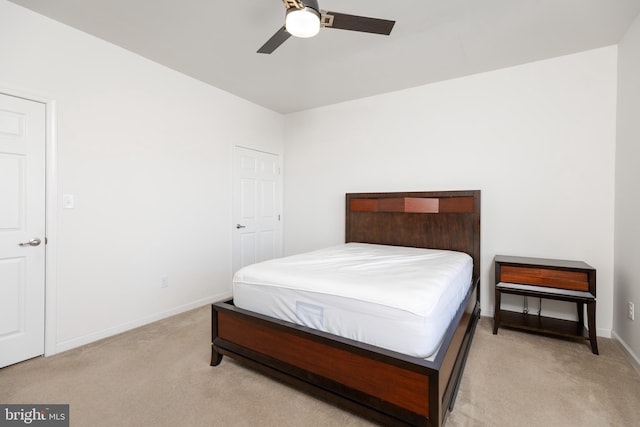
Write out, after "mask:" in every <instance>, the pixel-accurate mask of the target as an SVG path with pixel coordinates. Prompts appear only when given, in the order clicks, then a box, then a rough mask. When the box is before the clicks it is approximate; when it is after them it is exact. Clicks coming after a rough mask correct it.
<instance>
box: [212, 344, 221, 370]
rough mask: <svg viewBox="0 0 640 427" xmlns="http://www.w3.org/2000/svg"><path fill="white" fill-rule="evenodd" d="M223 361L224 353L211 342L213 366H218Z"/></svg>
mask: <svg viewBox="0 0 640 427" xmlns="http://www.w3.org/2000/svg"><path fill="white" fill-rule="evenodd" d="M220 362H222V354H220V353H218V350H216V348H215V347H214V346H213V344H211V366H218V365H219V364H220Z"/></svg>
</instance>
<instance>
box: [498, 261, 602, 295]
mask: <svg viewBox="0 0 640 427" xmlns="http://www.w3.org/2000/svg"><path fill="white" fill-rule="evenodd" d="M499 281H500V282H506V283H520V284H523V285H537V286H545V287H551V288H559V289H571V290H576V291H588V290H589V275H588V274H587V272H584V271H567V270H557V269H550V268H541V267H523V266H515V265H503V266H502V267H501V268H500V277H499Z"/></svg>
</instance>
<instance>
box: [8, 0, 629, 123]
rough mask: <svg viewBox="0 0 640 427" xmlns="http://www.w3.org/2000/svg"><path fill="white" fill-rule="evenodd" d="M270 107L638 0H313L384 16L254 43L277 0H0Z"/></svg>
mask: <svg viewBox="0 0 640 427" xmlns="http://www.w3.org/2000/svg"><path fill="white" fill-rule="evenodd" d="M11 1H12V2H13V3H16V4H18V5H22V6H24V7H27V8H29V9H32V10H34V11H36V12H38V13H41V14H43V15H46V16H49V17H51V18H53V19H55V20H57V21H60V22H63V23H65V24H68V25H70V26H72V27H75V28H78V29H80V30H82V31H85V32H87V33H90V34H93V35H95V36H97V37H99V38H101V39H104V40H107V41H109V42H111V43H114V44H116V45H119V46H121V47H123V48H125V49H128V50H130V51H133V52H136V53H138V54H140V55H142V56H144V57H147V58H149V59H151V60H153V61H156V62H158V63H161V64H164V65H166V66H168V67H170V68H172V69H174V70H177V71H180V72H182V73H184V74H187V75H190V76H192V77H194V78H196V79H199V80H201V81H203V82H206V83H209V84H211V85H213V86H216V87H218V88H220V89H223V90H225V91H228V92H230V93H233V94H236V95H238V96H240V97H242V98H245V99H247V100H249V101H252V102H254V103H256V104H259V105H262V106H264V107H267V108H269V109H272V110H274V111H277V112H280V113H290V112H295V111H301V110H305V109H309V108H313V107H318V106H323V105H329V104H334V103H337V102H342V101H346V100H351V99H357V98H362V97H366V96H371V95H377V94H381V93H385V92H390V91H395V90H399V89H404V88H408V87H414V86H419V85H423V84H427V83H431V82H435V81H440V80H445V79H451V78H455V77H460V76H465V75H469V74H474V73H478V72H483V71H489V70H494V69H498V68H503V67H508V66H512V65H517V64H522V63H526V62H531V61H536V60H540V59H544V58H550V57H555V56H560V55H565V54H570V53H574V52H579V51H584V50H589V49H594V48H598V47H602V46H608V45H612V44H616V43H617V42H618V41H619V40H620V38H621V37H622V35H623V34H624V32H625V30H626V29H627V28H628V27H629V25H630V24H631V22H632V21H633V19H634V18H635V17H636V16H637V15H638V13H640V0H404V1H397V0H319V3H320V7H321V8H322V9H325V10H331V11H335V12H342V13H347V14H353V15H362V16H369V17H374V18H383V19H390V20H395V21H396V25H395V27H394V29H393V31H392V32H391V35H390V36H381V35H375V34H365V33H357V32H353V31H344V30H336V29H329V28H325V29H322V30H321V32H320V34H319V35H318V36H316V37H315V38H312V39H296V38H294V37H291V38H290V39H289V40H287V41H286V42H285V43H284V44H283V45H282V46H280V47H279V48H278V49H277V50H276V51H275V52H274V53H273V54H271V55H264V54H258V53H256V51H257V50H258V48H260V46H262V44H263V43H264V42H266V41H267V40H268V39H269V38H270V37H271V36H272V35H273V34H274V33H275V32H276V30H277V29H279V28H280V27H282V25H283V24H284V6H283V4H282V1H281V0H225V1H222V0H55V1H52V0H11Z"/></svg>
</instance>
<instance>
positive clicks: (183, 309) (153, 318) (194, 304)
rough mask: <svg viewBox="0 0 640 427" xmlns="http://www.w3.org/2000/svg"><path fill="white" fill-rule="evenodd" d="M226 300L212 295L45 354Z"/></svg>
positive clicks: (72, 341) (227, 296) (226, 296)
mask: <svg viewBox="0 0 640 427" xmlns="http://www.w3.org/2000/svg"><path fill="white" fill-rule="evenodd" d="M228 299H231V293H225V294H218V295H213V296H211V297H207V298H203V299H201V300H198V301H193V302H191V303H188V304H184V305H181V306H178V307H174V308H172V309H170V310H167V311H163V312H160V313H156V314H153V315H151V316H147V317H143V318H140V319H137V320H134V321H132V322H128V323H124V324H122V325H118V326H114V327H112V328H107V329H103V330H101V331H97V332H94V333H91V334H88V335H83V336H81V337H78V338H73V339H70V340H67V341H62V342H59V343H58V344H57V345H56V346H55V353H50V354H47V356H53V355H54V354H57V353H61V352H63V351H68V350H72V349H74V348H77V347H80V346H83V345H86V344H90V343H92V342H95V341H99V340H101V339H104V338H109V337H111V336H114V335H117V334H121V333H123V332H127V331H130V330H132V329H135V328H139V327H140V326H144V325H148V324H149V323H152V322H157V321H158V320H162V319H166V318H167V317H171V316H175V315H176V314H180V313H184V312H186V311H189V310H193V309H196V308H198V307H202V306H203V305H207V304H212V303H214V302H219V301H226V300H228Z"/></svg>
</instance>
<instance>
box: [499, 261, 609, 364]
mask: <svg viewBox="0 0 640 427" xmlns="http://www.w3.org/2000/svg"><path fill="white" fill-rule="evenodd" d="M494 261H495V273H496V282H495V283H496V287H495V292H496V294H495V297H496V299H495V309H494V316H493V333H494V335H495V334H497V333H498V328H499V327H500V326H504V327H510V328H516V329H523V330H528V331H535V332H541V333H545V334H551V335H556V336H562V337H567V338H574V339H575V338H578V339H588V340H589V341H590V343H591V351H592V352H593V353H594V354H598V343H597V341H596V270H595V269H594V268H593V267H591V266H590V265H588V264H586V263H584V262H582V261H564V260H557V259H542V258H524V257H514V256H504V255H496V257H495V260H494ZM503 293H505V294H514V295H522V296H526V297H535V298H544V299H554V300H560V301H569V302H575V303H576V304H577V308H578V320H577V321H570V320H561V319H554V318H550V317H544V316H540V315H532V314H527V313H517V312H513V311H506V310H502V309H501V307H500V300H501V295H502V294H503ZM584 304H586V305H587V324H588V327H589V329H588V330H587V329H586V328H585V327H584Z"/></svg>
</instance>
